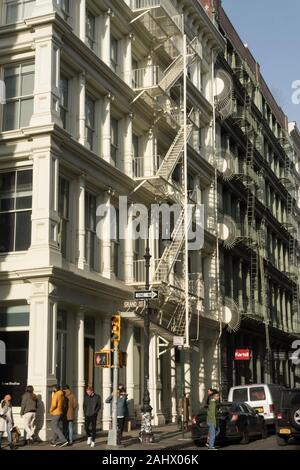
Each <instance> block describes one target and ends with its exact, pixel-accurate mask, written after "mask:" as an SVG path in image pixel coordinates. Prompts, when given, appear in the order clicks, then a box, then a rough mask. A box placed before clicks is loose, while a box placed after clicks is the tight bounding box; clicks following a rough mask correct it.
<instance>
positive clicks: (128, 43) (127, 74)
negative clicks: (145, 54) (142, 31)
mask: <svg viewBox="0 0 300 470" xmlns="http://www.w3.org/2000/svg"><path fill="white" fill-rule="evenodd" d="M133 37H134V36H133V34H128V36H126V37H125V38H124V40H123V58H124V59H123V77H124V81H125V83H127V85H128V86H130V87H131V85H132V80H131V78H132V77H131V74H132V40H133Z"/></svg>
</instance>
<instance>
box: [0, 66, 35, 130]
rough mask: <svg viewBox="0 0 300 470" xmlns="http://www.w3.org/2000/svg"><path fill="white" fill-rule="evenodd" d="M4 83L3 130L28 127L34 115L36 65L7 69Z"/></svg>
mask: <svg viewBox="0 0 300 470" xmlns="http://www.w3.org/2000/svg"><path fill="white" fill-rule="evenodd" d="M4 81H5V87H6V104H5V106H4V122H3V129H4V130H5V131H10V130H12V129H20V127H26V126H28V125H29V122H30V119H31V116H32V113H33V86H34V64H20V65H17V66H13V67H7V68H6V69H5V71H4Z"/></svg>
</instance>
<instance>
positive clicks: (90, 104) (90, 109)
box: [85, 96, 95, 150]
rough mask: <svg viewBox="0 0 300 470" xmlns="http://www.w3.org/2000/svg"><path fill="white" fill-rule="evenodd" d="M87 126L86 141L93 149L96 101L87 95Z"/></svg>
mask: <svg viewBox="0 0 300 470" xmlns="http://www.w3.org/2000/svg"><path fill="white" fill-rule="evenodd" d="M85 128H86V141H87V144H88V146H89V148H90V149H91V150H93V143H94V135H95V101H94V100H93V99H92V98H91V97H90V96H87V97H86V100H85Z"/></svg>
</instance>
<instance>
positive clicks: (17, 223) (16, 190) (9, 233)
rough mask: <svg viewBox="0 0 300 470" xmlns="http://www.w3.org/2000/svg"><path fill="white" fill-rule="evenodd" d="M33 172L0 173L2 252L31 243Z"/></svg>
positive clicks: (25, 247)
mask: <svg viewBox="0 0 300 470" xmlns="http://www.w3.org/2000/svg"><path fill="white" fill-rule="evenodd" d="M31 207H32V171H31V170H20V171H14V172H7V173H0V252H1V253H5V252H9V251H23V250H27V249H28V248H29V247H30V243H31Z"/></svg>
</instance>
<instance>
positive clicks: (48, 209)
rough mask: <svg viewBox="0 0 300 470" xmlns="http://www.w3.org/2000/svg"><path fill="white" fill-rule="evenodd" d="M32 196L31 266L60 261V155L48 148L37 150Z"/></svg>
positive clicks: (58, 262) (33, 157)
mask: <svg viewBox="0 0 300 470" xmlns="http://www.w3.org/2000/svg"><path fill="white" fill-rule="evenodd" d="M32 160H33V199H32V216H31V221H32V226H31V246H30V252H31V254H32V255H33V256H32V257H31V267H32V268H34V267H38V266H41V265H42V266H51V265H59V264H60V263H61V253H60V250H59V246H58V225H59V222H60V218H59V215H58V178H59V159H58V155H56V154H54V153H53V152H50V151H49V150H47V149H45V150H43V149H41V150H34V151H33V154H32Z"/></svg>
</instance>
